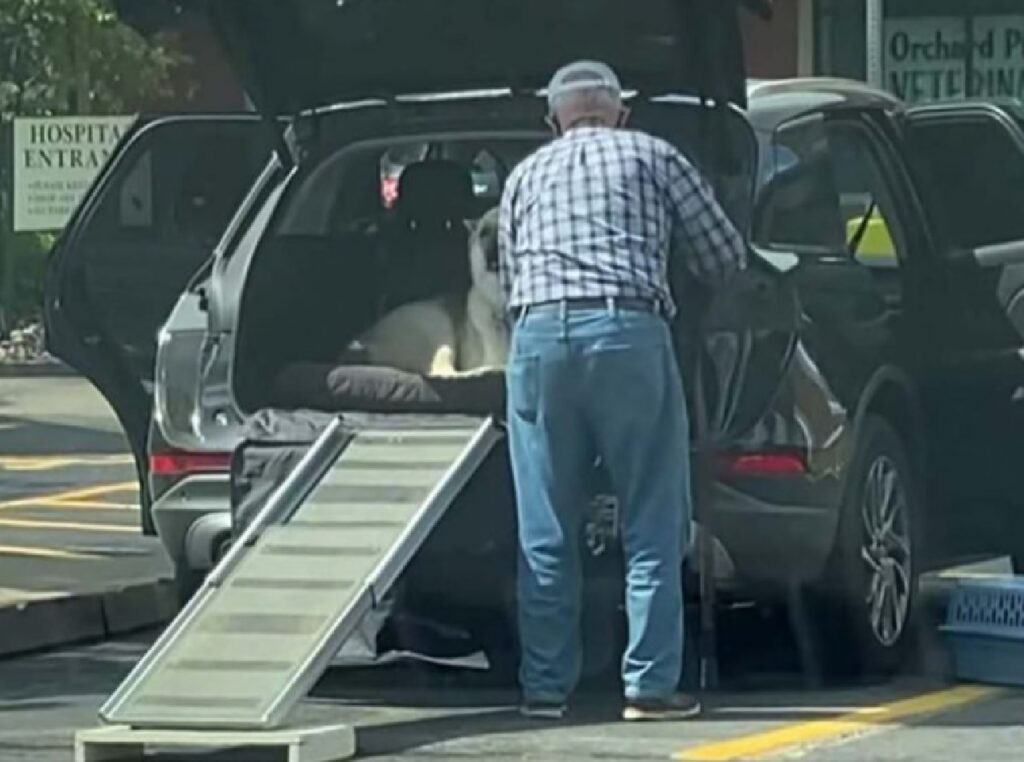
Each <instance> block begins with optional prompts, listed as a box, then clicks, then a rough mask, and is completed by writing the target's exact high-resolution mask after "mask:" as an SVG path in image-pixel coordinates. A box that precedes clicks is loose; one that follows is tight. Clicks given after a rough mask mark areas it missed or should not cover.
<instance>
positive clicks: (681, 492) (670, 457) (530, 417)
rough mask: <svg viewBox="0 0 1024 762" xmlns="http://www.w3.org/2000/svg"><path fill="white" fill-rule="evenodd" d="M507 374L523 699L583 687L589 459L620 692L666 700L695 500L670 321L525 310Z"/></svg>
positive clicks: (562, 696)
mask: <svg viewBox="0 0 1024 762" xmlns="http://www.w3.org/2000/svg"><path fill="white" fill-rule="evenodd" d="M507 373H508V436H509V448H510V453H511V458H512V472H513V480H514V484H515V490H516V498H517V505H518V520H519V546H520V554H519V566H518V579H517V588H518V597H519V634H520V640H521V646H522V654H521V658H522V662H521V667H520V674H519V679H520V684H521V687H522V690H523V694H524V696H525V698H526V699H527V700H537V701H554V702H562V701H565V700H567V699H568V697H569V695H570V694H571V693H572V691H573V689H574V688H575V687H576V684H577V682H578V680H579V675H580V668H581V661H582V659H581V653H580V651H581V648H580V639H579V632H578V629H579V617H580V595H581V593H580V589H581V580H580V557H579V542H580V534H581V529H582V527H581V524H582V519H583V514H584V511H585V509H586V506H587V505H588V504H589V500H590V498H591V494H590V491H589V486H590V481H591V476H592V474H593V468H594V462H595V458H596V457H600V458H601V460H602V462H603V463H604V465H605V468H606V470H607V472H608V476H609V477H610V479H611V484H612V487H613V489H614V492H615V495H616V497H617V499H618V502H619V516H620V522H621V536H622V544H623V551H624V553H625V559H626V613H627V616H628V625H629V627H628V631H629V641H628V645H627V647H626V651H625V653H624V655H623V659H622V678H623V683H624V687H625V694H626V697H627V698H630V699H635V698H642V699H647V698H662V697H666V696H669V695H671V694H672V693H673V692H674V691H675V690H676V688H677V686H678V683H679V680H680V677H681V674H680V673H681V670H682V650H683V594H682V564H683V554H684V552H685V548H686V544H687V542H688V539H687V533H688V532H689V528H690V515H691V503H690V471H689V421H688V419H687V413H686V403H685V399H684V396H683V387H682V382H681V379H680V376H679V369H678V366H677V364H676V360H675V351H674V348H673V344H672V339H671V335H670V331H669V327H668V324H667V323H666V322H665V320H664V319H663V318H661V317H659V316H657V315H655V314H652V313H646V312H640V311H625V310H618V309H616V308H615V307H614V306H613V305H610V306H609V308H607V309H573V308H566V306H565V305H564V304H563V305H560V306H549V305H543V306H541V307H534V308H531V309H529V310H527V311H526V312H525V314H522V315H521V316H520V317H519V318H518V319H517V321H516V325H515V329H514V331H513V338H512V347H511V356H510V358H509V365H508V371H507ZM610 632H611V629H609V633H610Z"/></svg>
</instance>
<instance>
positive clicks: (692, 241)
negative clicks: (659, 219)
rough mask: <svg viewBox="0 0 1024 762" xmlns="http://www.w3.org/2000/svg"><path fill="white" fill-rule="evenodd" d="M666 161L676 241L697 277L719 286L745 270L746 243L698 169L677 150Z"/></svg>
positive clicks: (673, 150)
mask: <svg viewBox="0 0 1024 762" xmlns="http://www.w3.org/2000/svg"><path fill="white" fill-rule="evenodd" d="M664 161H665V163H664V166H665V167H666V169H665V177H664V181H665V184H666V186H665V192H666V193H667V195H668V198H669V202H670V204H671V206H672V214H673V217H674V223H675V225H674V228H675V230H674V232H673V237H674V239H675V242H676V243H677V244H682V245H681V246H680V247H679V248H681V249H682V252H683V253H684V255H685V256H687V259H688V262H687V264H688V265H689V267H690V270H691V271H693V273H694V275H696V276H697V277H698V278H699V279H700V280H702V281H704V282H705V283H707V284H708V285H709V286H712V287H719V286H721V285H723V284H724V283H726V282H727V281H728V280H729V279H730V278H732V277H733V276H734V275H735V274H736V273H738V272H740V271H741V270H743V269H744V268H745V267H746V265H747V244H746V241H744V240H743V236H742V235H741V234H740V232H739V231H738V230H737V229H736V226H735V225H733V224H732V220H730V219H729V217H728V216H727V215H726V213H725V211H724V210H723V209H722V207H721V205H720V204H719V203H718V201H717V200H716V199H715V196H714V192H713V191H712V190H711V186H710V185H709V184H708V183H707V181H706V180H705V179H704V177H703V176H702V175H701V173H700V172H699V171H698V170H697V168H696V167H694V166H693V165H692V164H691V163H690V162H689V161H687V160H686V158H685V157H684V156H683V155H682V154H681V153H679V152H678V151H676V150H675V149H672V150H671V151H670V152H669V153H668V155H667V156H665V160H664Z"/></svg>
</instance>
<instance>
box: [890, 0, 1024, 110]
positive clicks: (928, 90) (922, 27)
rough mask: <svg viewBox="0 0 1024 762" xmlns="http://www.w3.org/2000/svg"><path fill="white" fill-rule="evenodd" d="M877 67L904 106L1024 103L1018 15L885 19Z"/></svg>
mask: <svg viewBox="0 0 1024 762" xmlns="http://www.w3.org/2000/svg"><path fill="white" fill-rule="evenodd" d="M883 66H884V81H885V88H886V89H887V90H889V91H890V92H892V93H893V94H894V95H896V96H897V97H899V98H901V99H902V100H904V101H907V102H908V103H928V102H940V101H955V100H963V99H964V98H990V99H991V98H994V99H1006V98H1017V99H1022V100H1024V14H1015V15H1009V16H1006V15H1001V16H984V15H977V16H973V17H971V18H969V19H968V18H965V17H963V16H929V17H900V18H888V19H886V20H885V26H884V33H883Z"/></svg>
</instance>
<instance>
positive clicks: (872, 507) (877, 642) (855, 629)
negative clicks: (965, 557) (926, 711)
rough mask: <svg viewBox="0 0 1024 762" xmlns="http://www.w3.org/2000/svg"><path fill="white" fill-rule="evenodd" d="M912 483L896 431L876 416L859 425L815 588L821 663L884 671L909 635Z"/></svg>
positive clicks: (916, 558) (915, 494)
mask: <svg viewBox="0 0 1024 762" xmlns="http://www.w3.org/2000/svg"><path fill="white" fill-rule="evenodd" d="M920 494H921V491H920V488H919V485H918V480H917V477H916V475H915V473H914V470H913V467H912V466H911V461H910V458H909V456H908V455H907V450H906V447H905V446H904V444H903V441H902V439H901V438H900V435H899V434H898V433H897V431H896V430H895V429H894V428H893V426H892V425H891V424H890V423H889V422H888V421H887V420H885V419H884V418H882V417H880V416H877V415H870V416H868V417H867V418H866V419H865V420H864V422H863V425H862V428H861V434H860V437H859V442H858V447H857V451H856V454H855V456H854V459H853V462H852V463H851V467H850V472H849V477H848V479H847V483H846V488H845V493H844V496H843V502H842V508H841V514H840V519H839V527H838V531H837V534H836V542H835V546H834V550H833V555H832V558H831V561H830V564H829V569H828V572H827V573H826V578H825V580H824V584H823V585H821V586H820V588H819V589H818V591H817V593H818V596H817V597H818V603H819V605H818V606H817V607H816V608H817V609H818V611H817V616H818V617H819V623H818V624H819V630H820V631H821V632H822V651H823V655H824V657H825V660H826V665H825V666H826V668H828V669H829V670H830V671H833V672H839V673H840V674H843V675H847V674H851V675H855V676H858V677H879V676H886V675H889V674H892V673H893V672H894V671H896V670H897V669H898V668H899V667H900V666H901V664H903V662H904V660H905V659H906V658H907V656H908V652H909V648H910V643H911V642H912V640H913V637H912V633H913V630H914V614H915V606H916V603H917V592H918V569H919V563H920V555H921V551H922V548H921V543H920V542H919V538H920V537H922V536H923V534H922V531H921V530H922V526H921V521H922V519H923V517H922V510H921V506H920Z"/></svg>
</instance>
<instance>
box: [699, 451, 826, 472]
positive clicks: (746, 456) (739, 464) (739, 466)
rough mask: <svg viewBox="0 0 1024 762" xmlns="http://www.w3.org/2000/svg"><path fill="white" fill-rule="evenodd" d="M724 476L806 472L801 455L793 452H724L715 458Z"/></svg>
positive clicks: (719, 470) (805, 465)
mask: <svg viewBox="0 0 1024 762" xmlns="http://www.w3.org/2000/svg"><path fill="white" fill-rule="evenodd" d="M716 465H717V467H718V472H719V473H720V474H723V475H725V476H800V475H802V474H805V473H807V464H806V463H805V462H804V459H803V457H802V456H801V455H800V454H798V453H795V452H757V453H724V454H722V455H719V457H718V458H717V464H716Z"/></svg>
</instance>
